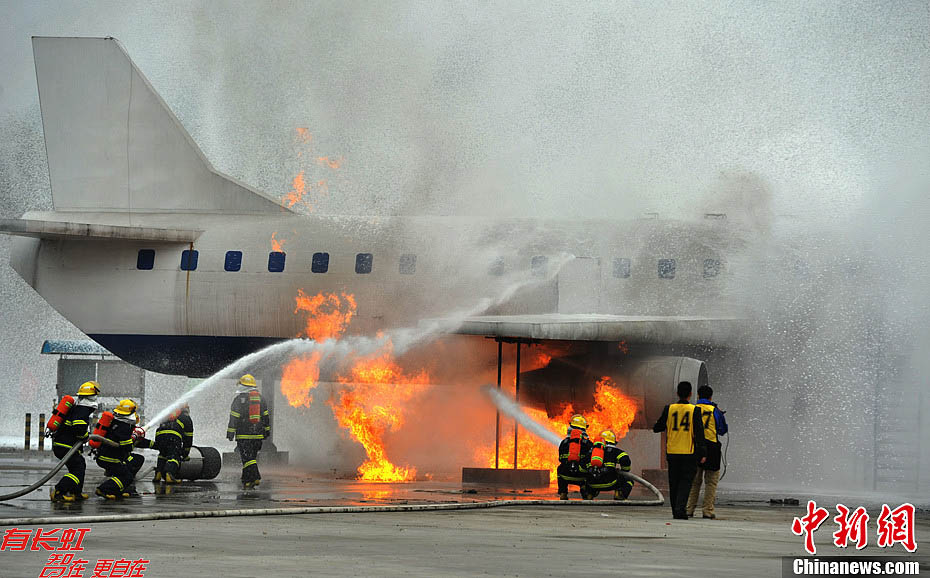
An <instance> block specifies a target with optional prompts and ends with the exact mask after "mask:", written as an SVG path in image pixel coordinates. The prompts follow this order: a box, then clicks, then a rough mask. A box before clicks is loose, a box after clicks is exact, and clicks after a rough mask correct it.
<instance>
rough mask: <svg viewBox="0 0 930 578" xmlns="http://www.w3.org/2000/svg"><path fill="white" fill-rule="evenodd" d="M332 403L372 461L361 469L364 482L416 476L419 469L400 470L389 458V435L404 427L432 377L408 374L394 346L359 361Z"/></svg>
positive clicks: (345, 426)
mask: <svg viewBox="0 0 930 578" xmlns="http://www.w3.org/2000/svg"><path fill="white" fill-rule="evenodd" d="M339 381H340V383H342V384H343V385H344V387H343V389H341V390H340V391H339V392H338V394H337V396H336V399H330V400H329V404H330V407H331V408H332V410H333V415H334V416H335V417H336V421H338V422H339V425H340V426H342V427H344V428H346V429H348V431H349V434H350V435H351V436H352V437H353V438H354V439H355V440H356V441H358V442H359V443H361V444H362V446H363V447H364V448H365V453H366V454H367V455H368V459H367V460H366V461H365V462H364V463H363V464H362V465H361V466H359V468H358V474H359V475H358V477H359V479H361V480H368V481H375V482H402V481H409V480H413V479H414V478H415V477H416V473H417V471H416V468H413V467H398V466H395V465H394V464H393V463H391V461H390V460H389V459H388V457H387V454H386V452H385V448H384V438H385V434H387V433H389V432H394V431H397V430H398V429H399V428H400V427H401V426H403V424H404V420H405V409H406V408H407V407H408V404H409V402H410V401H411V400H412V399H413V398H414V397H416V396H417V395H419V394H421V393H422V392H423V391H425V390H426V389H427V388H428V387H429V375H428V374H427V373H426V372H420V373H418V374H416V375H407V374H405V373H404V371H403V369H402V368H401V367H400V366H399V365H398V364H397V363H396V362H395V361H394V360H393V359H392V355H391V350H390V346H388V348H387V349H386V350H385V351H383V352H382V353H381V354H380V355H376V356H375V357H368V358H364V359H361V360H359V361H358V362H356V363H355V365H354V366H353V367H352V369H351V372H350V374H349V375H348V376H340V377H339Z"/></svg>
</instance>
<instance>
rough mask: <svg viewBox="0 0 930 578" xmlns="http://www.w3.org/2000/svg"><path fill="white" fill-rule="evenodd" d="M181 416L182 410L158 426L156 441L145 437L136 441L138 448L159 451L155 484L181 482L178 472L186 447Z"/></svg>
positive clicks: (175, 412) (171, 414) (172, 414)
mask: <svg viewBox="0 0 930 578" xmlns="http://www.w3.org/2000/svg"><path fill="white" fill-rule="evenodd" d="M180 416H181V410H180V409H178V410H177V411H174V412H172V413H170V414H169V415H168V417H167V418H166V419H165V421H163V422H161V423H160V424H158V429H156V430H155V439H153V440H149V439H145V438H144V437H143V438H140V439H138V440H136V443H135V445H136V447H143V448H148V449H153V450H157V451H158V459H157V461H156V462H155V477H154V478H152V483H153V484H159V483H162V482H164V483H166V484H176V483H178V482H179V481H180V479H179V478H178V470H179V469H180V468H181V457H182V455H183V447H184V427H183V426H182V425H181V422H180V420H179V417H180Z"/></svg>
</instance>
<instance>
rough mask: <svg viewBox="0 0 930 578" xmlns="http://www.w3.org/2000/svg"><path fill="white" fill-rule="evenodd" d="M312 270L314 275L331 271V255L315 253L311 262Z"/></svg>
mask: <svg viewBox="0 0 930 578" xmlns="http://www.w3.org/2000/svg"><path fill="white" fill-rule="evenodd" d="M310 270H311V271H312V272H314V273H326V272H327V271H329V253H314V254H313V260H312V261H311V262H310Z"/></svg>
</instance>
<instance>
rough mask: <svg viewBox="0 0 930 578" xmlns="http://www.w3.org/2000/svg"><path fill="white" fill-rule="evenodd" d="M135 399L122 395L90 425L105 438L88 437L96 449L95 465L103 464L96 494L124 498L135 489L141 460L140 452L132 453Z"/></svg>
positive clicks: (136, 433) (95, 432) (134, 430)
mask: <svg viewBox="0 0 930 578" xmlns="http://www.w3.org/2000/svg"><path fill="white" fill-rule="evenodd" d="M135 413H136V402H134V401H132V400H131V399H124V400H122V401H120V402H119V404H118V405H117V406H116V408H115V409H114V410H113V412H112V413H111V412H109V411H105V412H103V414H102V415H101V416H100V420H99V421H98V422H97V425H96V426H95V427H94V434H96V435H99V436H101V437H103V438H105V440H108V441H109V443H107V441H103V442H98V441H96V440H93V439H92V440H90V441H89V442H88V444H89V445H90V446H91V447H92V448H93V449H95V450H96V452H97V465H98V466H100V467H101V468H103V475H104V476H106V479H104V480H103V482H101V483H100V485H99V486H97V491H96V493H97V495H98V496H101V497H103V498H106V499H108V500H119V499H121V498H128V497H130V496H131V495H133V494H134V493H135V486H134V484H133V482H134V481H135V479H136V474H137V473H139V468H141V467H142V463H143V462H145V458H144V457H142V454H134V453H132V448H133V443H134V441H135V440H134V438H135V437H142V436H141V435H139V434H140V433H141V430H139V432H136V415H135Z"/></svg>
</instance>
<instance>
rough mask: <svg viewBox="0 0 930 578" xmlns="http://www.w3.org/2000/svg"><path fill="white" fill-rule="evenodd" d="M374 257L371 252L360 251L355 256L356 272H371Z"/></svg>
mask: <svg viewBox="0 0 930 578" xmlns="http://www.w3.org/2000/svg"><path fill="white" fill-rule="evenodd" d="M373 260H374V257H373V256H372V255H371V253H359V254H357V255H356V256H355V272H356V273H358V274H359V275H366V274H368V273H371V262H372V261H373Z"/></svg>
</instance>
